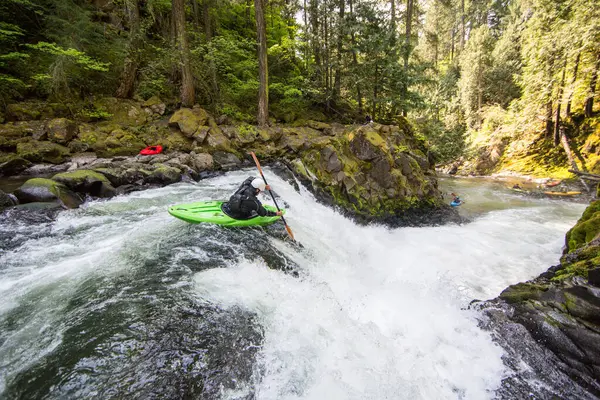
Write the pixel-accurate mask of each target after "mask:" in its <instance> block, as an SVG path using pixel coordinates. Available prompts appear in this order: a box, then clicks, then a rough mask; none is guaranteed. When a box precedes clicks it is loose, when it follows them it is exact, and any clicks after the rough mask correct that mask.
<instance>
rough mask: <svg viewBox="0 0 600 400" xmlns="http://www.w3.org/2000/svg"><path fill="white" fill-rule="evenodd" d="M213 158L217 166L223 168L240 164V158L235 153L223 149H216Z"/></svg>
mask: <svg viewBox="0 0 600 400" xmlns="http://www.w3.org/2000/svg"><path fill="white" fill-rule="evenodd" d="M213 160H214V163H215V165H216V166H217V167H218V168H220V169H224V170H230V169H234V168H237V167H239V166H240V165H241V164H242V162H241V161H240V159H239V158H238V157H237V156H236V155H235V154H232V153H227V152H224V151H216V152H215V153H214V154H213Z"/></svg>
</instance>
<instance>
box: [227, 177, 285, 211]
mask: <svg viewBox="0 0 600 400" xmlns="http://www.w3.org/2000/svg"><path fill="white" fill-rule="evenodd" d="M262 190H271V187H270V186H268V185H265V182H264V181H263V180H262V179H260V178H255V177H252V176H251V177H249V178H248V179H246V180H245V181H244V182H242V184H241V186H240V187H239V188H238V190H236V191H235V193H234V194H233V195H232V196H231V197H230V198H229V201H228V202H227V203H224V204H223V208H222V209H223V211H224V212H225V213H226V214H227V215H229V216H230V217H232V218H235V219H248V218H252V217H254V216H256V215H260V216H261V217H275V216H281V211H277V212H273V211H269V210H267V209H266V208H264V207H263V205H262V204H261V203H260V201H259V200H258V199H257V198H256V196H257V195H258V194H259V193H260V192H261V191H262Z"/></svg>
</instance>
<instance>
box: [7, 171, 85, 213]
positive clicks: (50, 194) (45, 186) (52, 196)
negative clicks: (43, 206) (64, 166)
mask: <svg viewBox="0 0 600 400" xmlns="http://www.w3.org/2000/svg"><path fill="white" fill-rule="evenodd" d="M15 195H16V196H17V198H18V199H19V201H20V202H21V203H33V202H55V201H59V202H60V203H61V204H62V205H63V206H64V207H66V208H77V207H79V206H80V205H81V204H82V203H83V200H82V199H81V197H79V196H78V195H77V194H75V193H73V192H72V191H70V190H69V189H68V188H67V187H66V186H65V185H63V184H61V183H58V182H56V181H53V180H52V179H45V178H33V179H29V180H28V181H27V182H25V183H24V184H23V185H22V186H21V187H20V188H19V189H17V191H16V192H15Z"/></svg>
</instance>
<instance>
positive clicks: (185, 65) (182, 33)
mask: <svg viewBox="0 0 600 400" xmlns="http://www.w3.org/2000/svg"><path fill="white" fill-rule="evenodd" d="M172 7H173V20H174V23H175V31H176V33H175V34H176V40H177V49H178V50H179V57H180V67H181V104H182V105H184V106H185V107H191V106H192V105H194V103H195V101H196V94H195V88H194V76H193V75H192V68H191V62H190V48H189V44H188V38H187V32H186V27H185V2H184V0H173V3H172Z"/></svg>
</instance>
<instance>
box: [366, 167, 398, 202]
mask: <svg viewBox="0 0 600 400" xmlns="http://www.w3.org/2000/svg"><path fill="white" fill-rule="evenodd" d="M391 170H392V166H391V165H390V162H389V161H388V159H387V157H380V158H377V159H375V160H374V161H373V163H372V168H371V171H370V172H369V176H370V177H371V179H373V180H374V181H375V182H377V184H379V186H381V187H382V188H384V189H389V188H391V187H392V186H394V183H395V179H394V177H393V176H392V174H391V173H390V172H391ZM388 197H389V196H388Z"/></svg>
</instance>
